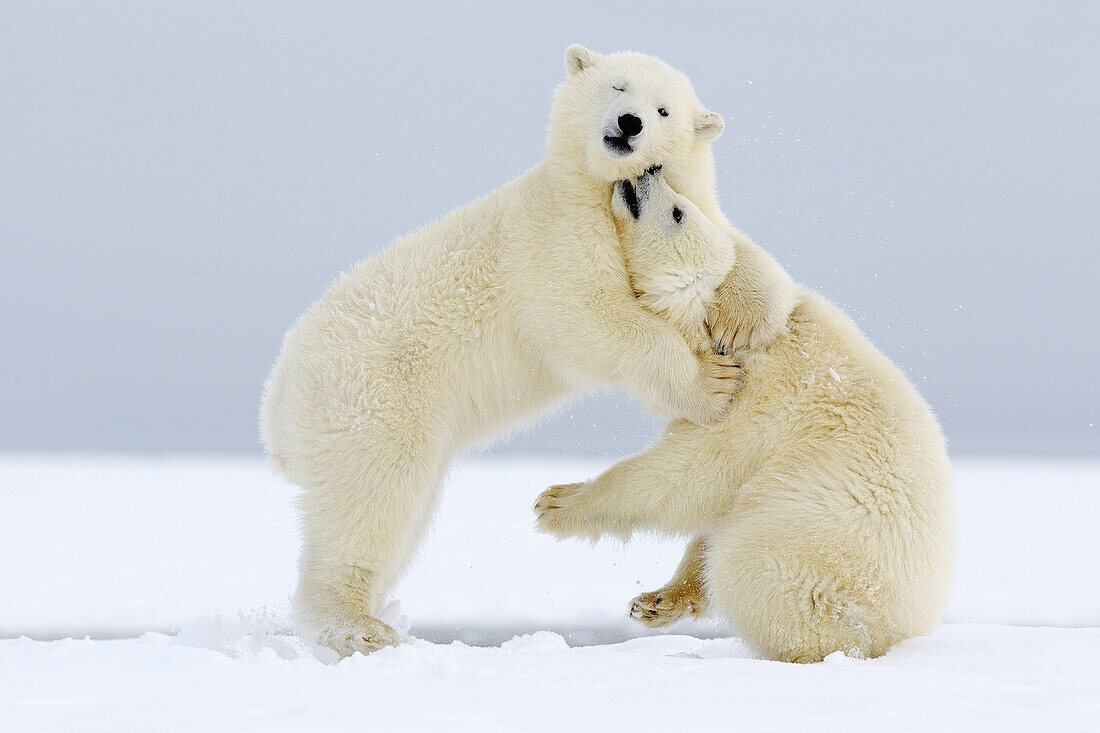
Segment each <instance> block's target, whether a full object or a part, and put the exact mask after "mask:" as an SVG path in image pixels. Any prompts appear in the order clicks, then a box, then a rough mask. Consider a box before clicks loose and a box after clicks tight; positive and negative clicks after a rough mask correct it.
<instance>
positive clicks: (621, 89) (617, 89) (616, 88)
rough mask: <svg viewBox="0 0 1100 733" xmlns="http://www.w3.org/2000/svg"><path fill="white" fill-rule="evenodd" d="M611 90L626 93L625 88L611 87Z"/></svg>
mask: <svg viewBox="0 0 1100 733" xmlns="http://www.w3.org/2000/svg"><path fill="white" fill-rule="evenodd" d="M611 88H612V89H614V90H615V91H616V92H625V91H626V87H611Z"/></svg>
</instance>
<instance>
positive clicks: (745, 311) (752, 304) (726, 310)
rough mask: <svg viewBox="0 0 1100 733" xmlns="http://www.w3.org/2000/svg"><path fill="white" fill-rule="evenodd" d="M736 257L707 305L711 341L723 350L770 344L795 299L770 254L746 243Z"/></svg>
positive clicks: (782, 330)
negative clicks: (735, 263) (737, 258)
mask: <svg viewBox="0 0 1100 733" xmlns="http://www.w3.org/2000/svg"><path fill="white" fill-rule="evenodd" d="M738 257H739V258H741V259H743V260H744V262H742V263H741V264H739V265H738V266H735V267H734V270H733V272H731V273H730V275H729V276H728V277H727V278H726V281H725V282H724V283H722V284H721V285H720V286H718V289H717V290H716V291H715V294H714V300H713V301H712V302H711V304H710V305H709V306H708V307H707V317H706V324H707V328H708V329H709V331H710V335H711V342H712V343H713V345H714V350H715V351H718V352H720V353H723V354H731V353H733V352H735V351H739V350H743V349H750V350H753V351H759V350H762V349H766V348H768V347H769V346H771V345H772V344H773V343H775V342H776V341H777V340H778V339H779V338H780V337H781V336H782V335H783V334H784V333H786V332H787V324H788V320H789V319H790V315H791V311H793V310H794V307H795V304H796V303H797V294H796V288H795V286H794V283H793V282H792V281H791V279H790V276H789V275H788V274H787V273H786V271H785V270H783V268H781V267H780V266H779V264H778V263H777V262H775V260H773V259H772V258H771V256H770V255H768V254H767V253H765V252H763V250H760V249H759V248H757V247H755V245H752V246H748V245H746V246H744V247H741V248H739V249H738Z"/></svg>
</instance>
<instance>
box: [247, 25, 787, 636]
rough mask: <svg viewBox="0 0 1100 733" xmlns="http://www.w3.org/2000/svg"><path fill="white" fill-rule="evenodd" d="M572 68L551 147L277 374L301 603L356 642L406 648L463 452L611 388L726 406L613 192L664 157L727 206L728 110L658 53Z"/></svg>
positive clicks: (374, 262)
mask: <svg viewBox="0 0 1100 733" xmlns="http://www.w3.org/2000/svg"><path fill="white" fill-rule="evenodd" d="M566 63H567V67H568V69H569V71H570V74H569V77H568V79H567V80H566V81H565V82H564V83H563V84H562V85H561V87H560V88H559V89H558V91H557V94H556V97H555V101H554V106H553V111H552V118H551V123H550V132H549V138H548V143H547V156H546V158H545V160H544V161H543V162H542V163H540V164H539V165H538V166H536V167H535V168H533V169H532V170H530V171H528V172H527V173H526V174H524V175H523V176H521V177H520V178H518V179H516V180H514V181H512V182H511V183H509V184H507V185H505V186H504V187H503V188H500V189H498V190H496V191H494V192H492V193H490V194H489V195H487V196H485V197H484V198H482V199H481V200H479V201H476V202H474V203H471V204H469V205H467V206H464V207H462V208H460V209H458V210H456V211H454V212H453V213H451V214H449V215H447V216H446V217H444V218H443V219H441V220H439V221H437V222H435V223H433V224H431V225H429V226H427V227H425V228H423V229H421V230H420V231H418V232H416V233H414V234H412V235H410V236H408V237H406V238H404V239H401V240H399V241H397V242H395V243H394V244H393V245H392V246H391V247H390V248H389V249H388V250H387V251H385V252H384V253H382V254H380V255H378V256H376V257H372V258H370V259H368V260H365V261H363V262H361V263H360V264H359V265H358V266H357V267H356V268H355V269H354V270H353V271H352V272H350V273H348V274H345V275H344V276H343V277H341V278H340V279H339V280H338V281H337V282H336V283H335V284H334V285H333V286H332V287H331V288H329V290H328V291H327V292H326V293H325V294H324V295H323V296H322V297H321V298H320V299H319V300H318V301H317V302H316V303H314V304H313V306H312V307H311V308H310V309H309V311H308V312H307V313H305V314H304V315H303V316H302V317H301V318H300V319H299V321H298V322H297V324H295V326H294V327H293V328H292V329H291V330H290V332H289V333H288V334H287V335H286V338H285V340H284V343H283V348H282V353H281V354H280V356H279V359H278V361H277V362H276V364H275V366H274V368H273V370H272V372H271V375H270V377H269V379H268V382H267V385H266V389H265V395H264V403H263V408H262V411H261V423H262V433H263V440H264V445H265V447H266V448H267V450H268V451H269V453H270V454H271V456H272V458H273V459H274V461H275V463H276V465H277V466H278V467H279V468H280V469H281V470H282V471H283V472H284V473H285V475H286V476H287V477H288V478H289V479H290V480H291V481H293V482H294V483H296V484H298V485H299V486H301V487H302V489H303V494H302V496H301V509H302V514H303V532H304V540H305V544H304V549H303V553H302V558H301V566H300V582H299V588H298V604H299V608H300V612H301V616H302V619H303V621H304V623H305V625H306V626H307V627H309V628H310V629H312V630H313V631H314V632H315V633H316V634H317V635H318V637H319V638H320V639H321V641H322V642H323V643H326V644H328V645H329V646H332V647H333V648H335V649H336V650H337V651H339V652H341V653H343V654H350V653H352V652H354V651H363V652H369V651H371V650H373V649H377V648H378V647H380V646H384V645H387V644H393V643H397V641H399V638H398V634H397V633H396V632H395V631H394V630H393V629H392V628H390V627H389V626H387V625H386V624H383V623H382V622H380V621H379V620H378V619H377V618H376V616H377V613H378V611H379V609H380V607H381V605H382V604H383V603H384V602H385V596H386V593H387V592H388V591H389V589H390V588H391V587H392V585H393V584H394V583H395V582H396V581H397V579H398V578H399V576H400V575H401V573H402V572H403V571H404V568H405V566H406V564H407V562H408V560H409V559H410V557H411V555H412V553H413V552H414V550H415V548H416V547H417V545H418V544H419V542H420V540H421V537H422V535H423V533H424V531H425V528H426V525H427V524H428V522H429V520H430V518H431V516H432V513H433V511H434V509H435V507H436V504H437V502H438V499H439V491H440V487H441V485H442V482H443V477H444V474H445V472H446V470H447V467H448V465H449V463H450V461H451V460H452V458H453V457H454V456H455V455H456V453H458V452H460V451H462V450H464V449H466V448H468V447H470V446H471V445H473V444H477V443H484V442H487V441H489V440H492V439H493V438H495V437H497V436H499V435H500V434H501V433H503V432H504V431H506V430H508V429H510V428H512V427H514V426H516V425H517V424H519V423H521V422H523V421H524V420H527V419H529V418H531V417H532V416H534V415H536V414H538V413H539V412H542V411H544V410H546V409H547V408H548V407H550V406H552V405H554V404H555V403H557V402H559V401H561V400H562V399H563V398H565V397H567V396H569V395H571V394H573V393H575V392H577V391H578V390H581V389H585V388H588V387H591V386H593V385H597V384H610V383H618V384H622V385H623V386H624V387H625V388H626V389H627V390H629V391H630V392H632V393H633V394H635V395H638V396H639V397H641V398H642V399H643V400H645V401H646V403H647V404H649V405H650V406H651V407H652V408H653V409H655V410H657V411H659V412H661V413H663V414H665V415H668V416H671V417H681V418H687V419H690V420H694V421H696V422H698V423H709V422H713V421H715V420H717V419H720V418H721V417H722V416H724V414H725V413H726V412H728V410H729V398H730V395H731V393H732V390H733V389H734V388H735V387H736V385H737V382H736V379H735V378H733V377H735V376H736V374H737V369H736V368H735V367H734V366H733V365H732V360H730V359H729V358H727V357H719V356H716V355H714V354H709V353H706V352H702V353H696V350H693V349H692V348H690V347H689V346H688V344H687V343H686V342H685V340H684V338H683V336H681V335H680V333H678V332H677V331H676V330H675V329H674V328H673V327H672V326H671V325H670V324H669V323H668V322H667V321H666V320H664V319H662V318H660V317H658V316H656V315H655V314H653V313H652V312H650V311H648V310H646V309H644V308H643V307H642V306H641V304H640V303H639V302H638V301H637V299H636V298H635V297H634V296H633V294H632V292H631V289H630V285H629V279H628V277H627V274H626V270H625V267H624V263H623V258H622V253H621V251H620V248H619V240H618V236H617V234H616V229H615V224H614V222H613V219H612V217H611V214H610V211H609V205H608V204H609V200H610V194H611V187H612V182H613V181H615V180H616V179H619V178H623V177H628V176H634V175H637V174H638V173H640V172H641V171H643V170H644V169H645V168H647V167H648V166H650V165H652V164H654V163H657V162H663V163H665V164H666V165H667V166H668V167H669V170H670V174H669V175H670V176H672V177H673V179H674V180H676V181H677V182H678V184H679V185H681V186H683V187H684V189H685V190H686V191H689V192H693V194H694V195H696V196H698V197H699V200H700V201H701V202H702V203H703V204H704V205H708V206H711V207H712V208H714V210H715V211H717V208H716V205H715V204H714V203H713V202H714V194H713V190H712V188H713V173H712V163H711V155H710V147H709V143H710V141H711V140H713V139H714V138H715V137H717V135H718V133H720V132H721V124H722V123H721V118H720V117H718V116H717V115H715V114H714V113H711V112H707V111H705V110H704V109H703V108H702V106H700V104H699V102H698V101H697V99H696V97H695V93H694V91H693V89H692V87H691V84H690V83H689V82H688V80H687V79H686V78H685V77H683V76H682V75H681V74H679V73H678V72H676V71H674V70H672V69H671V68H669V67H668V66H667V65H665V64H664V63H662V62H660V61H658V60H656V59H653V58H650V57H647V56H643V55H640V54H632V53H627V54H614V55H610V56H599V55H597V54H594V53H592V52H591V51H588V50H587V49H584V48H583V47H579V46H575V47H572V48H570V49H569V51H568V52H567V56H566ZM616 86H619V87H622V88H623V89H624V90H625V91H618V90H616V89H614V87H616ZM658 106H662V107H664V108H665V109H666V110H668V111H669V115H668V116H667V117H663V116H661V115H659V114H658V112H657V111H656V110H657V107H658ZM627 111H629V112H631V113H633V114H636V115H637V116H639V117H640V118H641V119H642V120H643V122H644V129H643V132H642V134H640V135H639V136H637V138H636V139H635V140H634V143H636V146H635V149H634V151H633V152H632V153H631V154H630V155H628V156H618V155H616V154H613V153H612V152H610V151H609V150H608V149H607V148H606V147H605V146H604V143H603V137H604V135H605V134H606V131H607V127H608V124H609V120H611V121H612V122H614V120H616V119H617V115H619V114H623V113H625V112H627ZM752 276H753V275H752V274H751V273H750V274H748V275H746V277H748V278H751V277H752ZM760 306H761V307H760V308H759V310H758V311H757V312H756V313H754V314H744V317H745V318H746V319H748V320H750V321H752V322H754V323H759V324H762V326H761V328H762V329H765V330H766V328H767V324H770V323H773V322H774V321H775V320H777V319H781V320H785V318H786V311H784V312H782V313H778V314H777V313H774V312H773V311H775V310H783V309H787V310H789V304H788V303H786V302H784V301H783V300H782V299H781V298H777V299H775V300H774V302H767V303H761V304H760Z"/></svg>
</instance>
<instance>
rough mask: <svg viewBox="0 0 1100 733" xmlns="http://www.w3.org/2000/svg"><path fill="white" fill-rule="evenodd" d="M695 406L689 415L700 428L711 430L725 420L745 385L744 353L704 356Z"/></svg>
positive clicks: (705, 353)
mask: <svg viewBox="0 0 1100 733" xmlns="http://www.w3.org/2000/svg"><path fill="white" fill-rule="evenodd" d="M698 357H699V366H700V370H699V381H698V382H697V383H696V395H695V400H694V402H695V404H694V405H693V409H691V410H690V411H689V413H688V414H687V415H686V417H687V419H688V420H690V421H691V422H693V423H695V424H696V425H700V426H707V425H713V424H714V423H717V422H721V421H722V420H724V419H725V418H726V417H727V416H728V415H729V414H730V411H731V410H732V409H733V397H734V395H736V394H737V391H738V390H739V389H741V385H742V384H744V381H745V360H744V358H743V357H744V353H743V352H741V351H738V352H737V353H732V354H719V353H716V352H713V351H706V352H701V353H699V354H698Z"/></svg>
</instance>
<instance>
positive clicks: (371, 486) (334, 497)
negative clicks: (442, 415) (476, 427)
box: [297, 449, 445, 656]
mask: <svg viewBox="0 0 1100 733" xmlns="http://www.w3.org/2000/svg"><path fill="white" fill-rule="evenodd" d="M351 463H352V465H348V466H346V467H345V468H346V472H345V473H343V475H344V476H345V477H344V478H343V479H342V480H339V481H333V482H332V484H331V485H328V486H325V485H321V486H315V487H312V488H310V489H307V491H306V492H305V494H304V495H303V497H302V500H301V506H302V510H303V514H304V525H303V529H304V546H303V550H302V558H301V563H300V572H299V584H298V594H297V604H298V607H299V611H300V613H301V616H302V621H303V623H304V625H305V626H306V627H307V628H308V629H309V630H311V631H312V632H313V633H315V634H316V636H317V637H318V639H319V640H320V641H321V643H323V644H325V645H326V646H329V647H331V648H333V649H335V650H336V651H337V652H339V653H340V654H341V655H343V656H347V655H350V654H352V653H354V652H356V651H359V652H363V653H364V654H366V653H369V652H372V651H375V650H377V649H379V648H381V647H384V646H392V645H395V644H397V643H399V642H400V640H401V639H400V634H398V632H397V631H396V630H394V629H393V628H391V627H390V626H388V625H386V624H385V623H383V622H382V621H380V620H378V619H377V618H376V615H377V614H378V612H379V611H380V610H381V607H382V605H383V604H384V603H385V601H386V594H387V593H388V592H389V590H390V588H391V587H392V586H393V584H394V583H395V582H396V581H397V579H398V578H399V577H400V575H401V573H402V572H403V571H404V569H405V566H406V565H407V564H408V561H409V559H410V558H411V557H412V554H413V552H414V551H415V549H416V547H417V545H418V544H419V541H420V539H421V538H422V536H423V534H424V530H425V528H426V526H427V524H428V522H429V520H430V519H431V516H432V513H433V512H434V510H435V507H436V505H437V503H438V500H439V495H440V488H441V486H442V483H443V476H444V471H445V466H444V465H425V464H424V463H422V462H419V461H417V460H415V457H411V458H410V457H409V454H408V453H407V452H405V451H402V450H396V449H393V450H389V449H387V450H386V451H384V452H383V451H375V452H372V454H371V455H364V456H360V457H358V458H357V460H355V461H353V462H351Z"/></svg>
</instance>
